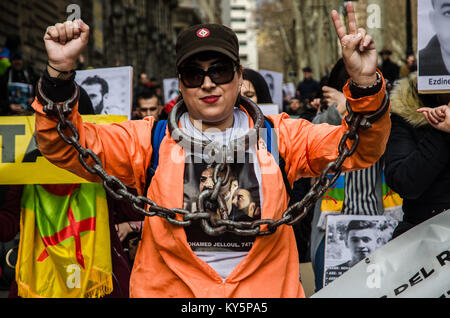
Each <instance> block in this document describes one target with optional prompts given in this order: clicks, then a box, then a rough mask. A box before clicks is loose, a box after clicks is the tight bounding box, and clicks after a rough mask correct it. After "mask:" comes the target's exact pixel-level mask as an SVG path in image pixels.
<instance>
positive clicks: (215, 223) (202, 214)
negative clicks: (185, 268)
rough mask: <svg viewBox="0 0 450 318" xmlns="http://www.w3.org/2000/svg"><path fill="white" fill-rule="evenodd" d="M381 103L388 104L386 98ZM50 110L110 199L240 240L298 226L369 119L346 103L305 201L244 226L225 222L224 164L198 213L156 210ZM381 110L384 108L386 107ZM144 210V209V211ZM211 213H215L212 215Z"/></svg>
mask: <svg viewBox="0 0 450 318" xmlns="http://www.w3.org/2000/svg"><path fill="white" fill-rule="evenodd" d="M384 103H388V101H387V99H386V97H385V101H384ZM52 106H53V107H52V109H51V111H52V112H53V113H55V112H56V115H57V117H58V119H59V122H58V124H57V126H56V130H57V132H58V134H59V136H60V137H61V138H62V140H63V141H64V142H66V143H67V144H69V145H72V146H73V147H74V148H75V149H76V150H77V152H78V153H79V156H78V158H79V161H80V163H81V165H82V166H83V167H84V168H85V169H86V170H87V171H88V172H90V173H92V174H95V175H98V176H99V177H100V178H101V179H102V180H103V186H104V187H105V189H106V191H108V193H109V194H110V195H111V196H112V197H113V198H115V199H117V200H125V201H128V202H129V203H130V204H131V206H132V207H133V209H134V210H136V211H137V212H139V213H141V214H143V215H145V216H149V217H152V216H159V217H161V218H164V219H166V220H167V221H168V222H169V223H170V224H173V225H175V226H183V227H186V226H190V225H191V224H192V222H193V221H200V225H201V227H202V229H203V231H204V232H205V233H206V234H208V235H210V236H218V235H222V234H224V233H226V232H231V233H234V234H236V235H240V236H263V235H271V234H273V233H275V232H276V230H277V229H278V227H280V226H281V225H294V224H296V223H298V222H299V221H300V220H301V219H302V218H304V217H305V216H306V214H307V212H308V211H309V209H311V208H312V207H313V206H314V204H315V203H316V201H317V200H318V199H319V198H320V197H322V196H323V195H324V193H325V192H326V190H327V189H328V188H329V187H330V186H331V185H333V184H334V183H335V182H336V180H337V179H338V177H339V175H340V174H341V172H342V165H343V163H344V161H345V159H346V158H348V157H350V156H351V155H352V154H353V153H354V152H355V151H356V148H357V147H358V144H359V134H358V129H359V128H363V129H367V128H369V127H370V122H371V121H370V119H371V116H370V115H363V114H360V113H353V112H352V111H351V108H350V107H349V106H348V103H347V109H348V115H347V116H346V118H345V120H346V122H347V124H348V127H349V129H348V131H346V132H345V133H344V134H343V136H342V138H341V140H340V142H339V147H338V153H339V154H338V157H337V158H336V160H334V161H333V162H330V163H329V164H328V165H327V167H326V168H325V169H324V170H323V171H322V173H321V174H320V176H319V177H318V178H317V180H316V182H315V183H314V184H313V185H312V187H311V189H310V191H309V192H308V193H307V194H306V195H305V197H304V198H303V199H302V200H301V201H299V202H297V203H295V204H293V205H291V206H289V207H288V208H287V209H286V211H284V212H283V214H282V217H281V218H280V219H278V220H273V219H259V220H255V221H252V222H249V221H246V222H244V221H232V220H229V219H228V209H227V206H226V202H225V199H224V198H223V196H222V194H221V193H220V188H221V187H222V186H224V185H226V184H227V183H228V182H229V178H230V166H229V165H228V164H225V163H220V164H217V165H216V166H215V168H214V175H213V180H214V184H215V186H214V188H213V189H205V190H203V191H202V192H201V193H200V195H199V197H198V200H197V208H198V211H194V212H191V211H188V210H186V209H178V208H175V209H167V208H164V207H161V206H158V205H157V204H156V203H155V202H153V201H152V200H151V199H150V198H147V197H145V196H136V195H134V194H132V193H130V192H128V191H127V187H126V186H125V185H124V184H123V183H122V182H121V181H120V180H119V179H118V178H116V177H114V176H110V175H108V174H107V173H106V172H105V171H104V170H103V165H102V162H101V160H100V159H99V158H98V156H97V155H96V154H95V153H94V152H93V151H92V150H90V149H87V148H84V147H83V146H82V145H81V144H80V143H79V133H78V131H77V129H76V127H75V126H74V125H73V123H72V122H70V121H69V120H67V119H66V114H67V112H65V111H63V109H62V106H61V105H60V104H53V105H52ZM382 107H386V105H383V106H382ZM44 110H45V106H44ZM47 111H48V110H47ZM47 111H46V112H47ZM377 116H378V117H379V112H377ZM361 123H363V124H361ZM65 130H69V131H70V132H71V135H66V133H65V132H64V131H65ZM349 141H353V143H352V145H351V147H350V148H349V147H348V145H347V144H348V142H349ZM90 160H92V161H93V162H94V163H93V164H91V165H89V163H88V161H90ZM144 206H147V209H145V208H144ZM212 211H218V212H216V213H214V212H212Z"/></svg>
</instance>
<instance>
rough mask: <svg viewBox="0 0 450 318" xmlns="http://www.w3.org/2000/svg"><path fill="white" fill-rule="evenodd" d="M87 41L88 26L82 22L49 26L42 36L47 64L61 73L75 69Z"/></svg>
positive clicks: (75, 21) (76, 21)
mask: <svg viewBox="0 0 450 318" xmlns="http://www.w3.org/2000/svg"><path fill="white" fill-rule="evenodd" d="M88 40H89V26H88V25H87V24H86V23H84V22H83V21H82V20H74V21H66V22H64V23H57V24H55V25H52V26H49V27H48V28H47V31H46V32H45V35H44V43H45V49H46V50H47V55H48V61H49V64H50V65H51V66H52V67H54V68H56V69H58V70H61V71H70V70H73V69H74V68H75V65H76V61H77V60H78V57H79V56H80V54H81V53H82V52H83V50H84V48H85V47H86V45H87V43H88Z"/></svg>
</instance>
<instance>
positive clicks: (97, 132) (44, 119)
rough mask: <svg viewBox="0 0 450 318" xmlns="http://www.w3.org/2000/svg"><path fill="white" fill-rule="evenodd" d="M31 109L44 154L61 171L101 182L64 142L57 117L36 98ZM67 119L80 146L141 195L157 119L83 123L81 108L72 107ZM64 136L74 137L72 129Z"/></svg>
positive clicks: (90, 159)
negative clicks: (57, 126)
mask: <svg viewBox="0 0 450 318" xmlns="http://www.w3.org/2000/svg"><path fill="white" fill-rule="evenodd" d="M32 106H33V108H34V109H35V111H36V140H37V143H38V145H39V149H40V151H41V153H42V155H44V156H45V157H46V158H47V159H48V160H49V161H50V162H52V163H53V164H55V165H56V166H58V167H60V168H63V169H66V170H68V171H70V172H72V173H74V174H76V175H78V176H80V177H82V178H84V179H86V180H88V181H91V182H100V181H101V179H100V177H99V176H97V175H93V174H91V173H89V172H88V171H87V170H86V169H85V168H84V167H83V166H82V165H81V164H80V161H79V159H78V157H79V155H78V152H77V150H76V149H75V148H74V147H73V146H71V145H68V144H66V143H65V142H64V141H63V140H62V139H61V137H60V136H59V134H58V132H57V131H56V124H57V119H56V117H54V116H51V117H49V116H47V115H46V114H45V112H44V111H43V106H42V105H41V104H40V103H39V101H38V99H37V98H36V99H35V101H34V102H33V105H32ZM67 118H68V119H69V120H70V121H71V122H72V123H73V124H74V125H75V127H76V128H77V130H78V132H79V142H80V144H81V146H83V147H85V148H88V149H91V150H92V151H93V152H94V153H95V154H96V155H97V156H98V157H99V159H100V160H101V162H102V165H103V169H104V170H105V171H106V172H107V173H108V174H110V175H113V176H115V177H117V178H119V179H120V180H121V181H122V182H123V183H124V184H125V185H126V186H127V187H130V188H136V189H137V190H138V192H139V194H141V193H140V192H141V189H142V188H143V187H144V185H145V178H146V168H147V167H148V165H149V163H150V159H151V154H152V146H151V130H152V126H153V123H154V118H153V117H148V118H147V119H145V120H135V121H126V122H123V123H120V124H109V125H99V124H91V123H84V122H83V120H82V118H81V115H80V114H79V113H78V105H75V106H74V107H73V110H72V113H71V114H70V115H69V116H68V117H67ZM65 133H66V134H67V135H68V136H70V135H71V132H70V130H69V129H66V130H65ZM86 162H87V163H88V165H89V166H92V165H93V164H94V161H93V160H92V158H88V159H86Z"/></svg>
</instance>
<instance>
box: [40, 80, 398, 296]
mask: <svg viewBox="0 0 450 318" xmlns="http://www.w3.org/2000/svg"><path fill="white" fill-rule="evenodd" d="M344 94H345V95H346V97H347V99H348V101H349V103H350V106H351V108H352V109H353V111H355V112H370V111H375V110H377V109H378V108H379V107H380V106H381V104H382V101H383V98H384V95H385V86H384V84H383V88H382V89H381V90H380V91H379V92H378V93H376V94H375V95H373V96H368V97H363V98H359V99H353V98H351V93H350V89H349V86H348V85H347V86H346V87H345V89H344ZM33 107H34V109H35V110H36V137H37V141H38V144H39V149H40V150H41V152H42V154H43V155H44V156H45V157H46V158H47V159H48V160H50V161H51V162H52V163H54V164H55V165H57V166H59V167H62V168H64V169H67V170H69V171H71V172H73V173H75V174H77V175H79V176H81V177H83V178H85V179H87V180H89V181H95V182H99V181H100V178H99V177H98V176H96V175H92V174H90V173H88V172H87V171H86V170H85V169H84V168H83V167H82V166H81V164H80V163H79V161H78V153H77V151H76V150H75V148H73V147H72V146H69V145H67V144H66V143H64V141H63V140H62V139H61V138H60V137H59V135H58V134H57V132H56V129H55V126H56V118H54V117H47V116H46V115H45V113H44V112H43V110H42V105H41V104H40V103H39V102H38V101H37V99H36V100H35V102H34V104H33ZM269 117H270V118H271V119H272V121H273V123H274V127H275V129H276V133H277V137H278V145H279V152H280V156H282V157H283V158H284V160H285V161H286V171H287V175H288V179H289V182H290V183H291V185H292V183H293V182H294V180H296V179H298V178H300V177H311V176H317V175H318V174H320V172H321V171H322V170H323V169H324V168H325V166H326V165H327V164H328V163H329V162H330V161H333V160H335V159H336V157H337V156H338V144H339V141H340V139H341V137H342V135H343V133H344V132H345V131H346V130H347V128H348V127H347V124H346V123H345V121H343V123H342V125H341V126H330V125H327V124H322V125H313V124H311V123H310V122H308V121H306V120H301V119H290V118H289V117H288V116H287V115H286V114H280V115H275V116H269ZM68 118H69V119H70V120H71V121H72V122H73V123H74V124H75V126H76V127H77V129H78V130H79V134H80V139H79V140H80V143H81V145H82V146H84V147H87V148H89V149H91V150H93V151H94V152H95V153H96V154H97V155H98V156H99V158H100V159H101V161H102V162H103V167H104V169H105V171H106V172H107V173H108V174H111V175H114V176H116V177H118V178H120V179H121V180H122V182H124V184H125V185H127V186H128V187H130V188H136V189H138V192H141V193H142V191H143V188H144V184H145V178H146V171H147V167H148V166H149V163H150V158H151V154H152V146H151V131H152V126H153V124H154V119H153V117H147V118H145V119H144V120H137V121H127V122H124V123H120V124H111V125H95V124H90V123H83V122H82V119H81V116H80V115H79V113H78V111H77V106H75V107H74V110H73V112H72V113H71V114H70V115H69V117H68ZM249 121H250V127H252V125H253V122H252V120H251V119H250V118H249ZM390 125H391V122H390V118H389V111H388V112H386V114H385V115H384V116H383V117H382V118H381V119H379V120H378V121H377V122H375V123H374V124H373V125H372V127H371V128H370V129H368V130H364V131H363V130H360V131H359V133H360V144H359V146H358V148H357V151H356V153H355V154H354V155H353V156H351V157H350V158H347V159H346V160H345V162H344V165H343V168H344V171H349V170H357V169H363V168H366V167H369V166H371V165H372V164H374V163H375V162H376V161H377V160H378V159H379V158H380V157H381V156H382V154H383V153H384V150H385V145H386V142H387V139H388V137H389V133H390ZM350 145H351V142H350V141H349V147H350ZM159 156H160V161H159V166H158V169H157V171H156V174H155V176H154V177H153V179H152V183H151V185H150V188H149V190H148V193H147V196H149V197H150V198H151V199H152V200H153V201H155V202H156V203H157V204H158V205H162V206H164V207H166V208H181V207H182V206H183V177H184V167H185V157H184V150H183V148H182V147H181V146H180V145H178V144H177V143H176V142H175V141H174V140H172V139H171V138H164V140H163V142H162V143H161V146H160V150H159ZM257 157H258V160H259V163H260V167H261V186H262V193H263V197H264V201H263V206H262V215H261V218H262V219H279V218H281V217H282V213H283V212H284V211H285V209H286V207H287V205H288V195H287V193H286V190H285V187H284V182H283V178H282V175H281V172H280V170H279V167H278V165H277V163H276V162H275V160H274V159H273V157H272V155H271V154H270V153H267V151H265V150H263V149H262V147H259V149H258V150H257ZM88 162H89V161H88ZM89 164H92V162H89ZM130 296H131V297H183V298H184V297H201V298H204V297H214V298H227V297H239V298H249V297H264V298H278V297H289V298H292V297H304V291H303V288H302V285H301V283H300V282H299V260H298V252H297V246H296V241H295V237H294V232H293V230H292V227H291V226H287V225H282V226H280V227H279V228H278V229H277V231H276V232H275V233H274V234H273V235H269V236H262V237H257V238H256V239H255V241H254V244H253V246H252V248H251V249H250V251H249V253H248V254H247V256H246V257H245V258H244V259H243V260H242V261H241V262H240V263H239V264H238V265H237V266H236V267H235V268H234V270H233V271H232V273H231V274H230V275H229V276H228V277H227V278H226V280H225V281H223V280H222V278H221V277H220V276H219V274H218V273H217V272H215V271H214V270H213V269H212V268H211V267H210V266H209V265H208V264H207V263H206V262H204V261H202V260H201V259H200V258H198V257H197V256H196V255H195V253H194V252H193V251H192V250H191V248H190V246H189V244H188V242H187V239H186V234H185V231H184V229H183V228H182V227H177V226H173V225H171V224H170V223H169V222H167V221H166V220H165V219H162V218H160V217H146V219H145V222H144V227H143V233H142V241H141V243H140V245H139V248H138V252H137V255H136V259H135V263H134V267H133V271H132V274H131V281H130Z"/></svg>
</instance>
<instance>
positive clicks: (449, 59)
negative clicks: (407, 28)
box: [418, 0, 450, 92]
mask: <svg viewBox="0 0 450 318" xmlns="http://www.w3.org/2000/svg"><path fill="white" fill-rule="evenodd" d="M418 52H419V59H418V70H419V74H418V75H419V83H418V86H419V87H418V88H419V91H421V92H427V91H430V92H437V91H439V92H442V91H450V0H422V1H419V2H418Z"/></svg>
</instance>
